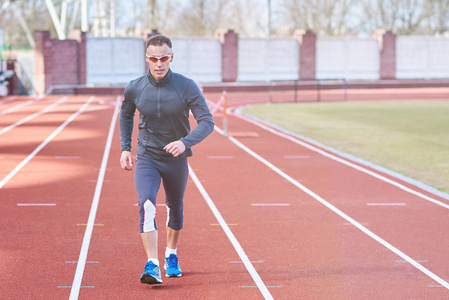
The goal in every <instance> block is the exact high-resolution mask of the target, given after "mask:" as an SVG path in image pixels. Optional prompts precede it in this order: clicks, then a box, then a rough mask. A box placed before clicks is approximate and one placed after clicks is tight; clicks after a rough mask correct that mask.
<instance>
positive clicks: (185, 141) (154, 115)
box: [119, 35, 214, 284]
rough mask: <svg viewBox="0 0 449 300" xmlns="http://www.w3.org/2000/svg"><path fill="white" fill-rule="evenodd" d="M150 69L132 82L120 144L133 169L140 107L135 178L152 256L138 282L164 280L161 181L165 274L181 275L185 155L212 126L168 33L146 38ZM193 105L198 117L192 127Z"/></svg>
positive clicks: (147, 247) (144, 235) (126, 167)
mask: <svg viewBox="0 0 449 300" xmlns="http://www.w3.org/2000/svg"><path fill="white" fill-rule="evenodd" d="M145 46H146V54H145V56H146V62H147V63H148V65H149V72H148V73H147V74H146V75H144V76H141V77H139V78H137V79H135V80H132V81H131V82H129V84H128V86H127V87H126V89H125V94H124V99H123V102H122V107H121V111H120V118H119V124H120V143H121V150H122V154H121V157H120V165H121V167H122V169H124V170H128V171H131V170H132V169H133V165H134V162H133V156H132V153H131V141H132V131H133V120H134V113H135V111H136V109H137V110H138V111H139V132H138V136H137V141H138V144H137V148H136V165H135V173H134V182H135V187H136V191H137V196H138V200H139V214H140V233H141V238H142V242H143V247H144V249H145V252H146V255H147V258H148V261H147V263H146V265H145V271H144V272H143V274H142V275H141V276H140V282H142V283H148V284H157V283H162V279H161V271H160V268H159V259H158V247H157V240H158V232H157V226H156V220H155V216H156V196H157V193H158V190H159V187H160V184H161V181H162V183H163V186H164V190H165V194H166V197H165V204H166V207H167V223H166V230H167V247H166V251H165V264H164V268H165V270H166V276H167V277H180V276H181V275H182V273H181V268H180V267H179V262H178V256H177V247H178V239H179V235H180V230H181V228H182V227H183V198H184V192H185V188H186V185H187V177H188V165H187V157H190V156H192V150H191V148H192V146H194V145H196V144H198V143H199V142H201V141H202V140H204V139H205V138H206V137H207V136H208V135H209V134H210V133H211V132H212V131H213V129H214V122H213V118H212V115H211V113H210V111H209V108H208V106H207V104H206V100H205V98H204V96H203V94H202V93H201V91H200V89H199V88H198V86H197V84H196V83H195V82H194V81H193V80H191V79H189V78H187V77H185V76H183V75H180V74H177V73H174V72H172V70H171V69H170V63H171V62H172V61H173V52H172V43H171V40H170V39H169V38H168V37H165V36H163V35H156V36H152V37H150V38H148V40H147V41H146V45H145ZM189 110H190V111H191V112H192V114H193V116H194V117H195V120H196V121H197V126H196V128H195V129H194V130H193V131H192V132H190V122H189Z"/></svg>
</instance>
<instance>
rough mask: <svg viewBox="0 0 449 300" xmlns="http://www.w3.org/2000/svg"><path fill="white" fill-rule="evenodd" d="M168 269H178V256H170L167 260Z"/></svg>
mask: <svg viewBox="0 0 449 300" xmlns="http://www.w3.org/2000/svg"><path fill="white" fill-rule="evenodd" d="M168 268H175V269H179V264H178V256H176V255H174V254H170V256H169V257H168V259H167V269H168Z"/></svg>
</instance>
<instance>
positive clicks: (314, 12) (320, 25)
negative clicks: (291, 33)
mask: <svg viewBox="0 0 449 300" xmlns="http://www.w3.org/2000/svg"><path fill="white" fill-rule="evenodd" d="M356 3H357V1H355V0H284V1H283V4H284V5H283V6H284V12H283V14H284V15H285V17H286V18H287V19H288V20H289V21H290V23H291V26H292V27H294V28H304V29H311V30H313V31H315V32H316V33H319V34H326V35H343V34H346V33H347V32H348V30H349V25H348V24H349V22H348V18H349V17H350V16H351V13H352V12H351V9H352V8H354V7H355V6H356Z"/></svg>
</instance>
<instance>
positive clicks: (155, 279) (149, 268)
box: [140, 261, 162, 284]
mask: <svg viewBox="0 0 449 300" xmlns="http://www.w3.org/2000/svg"><path fill="white" fill-rule="evenodd" d="M140 282H142V283H148V284H157V283H162V279H161V269H159V267H158V266H156V265H155V264H154V263H153V262H152V261H149V262H147V264H146V265H145V272H143V273H142V275H140Z"/></svg>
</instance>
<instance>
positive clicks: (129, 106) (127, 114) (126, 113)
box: [119, 83, 136, 152]
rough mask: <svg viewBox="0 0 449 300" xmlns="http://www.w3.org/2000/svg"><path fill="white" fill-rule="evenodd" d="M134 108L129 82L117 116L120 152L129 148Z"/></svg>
mask: <svg viewBox="0 0 449 300" xmlns="http://www.w3.org/2000/svg"><path fill="white" fill-rule="evenodd" d="M135 110H136V106H135V104H134V99H133V93H132V90H131V83H130V84H129V85H128V86H127V87H126V89H125V97H124V98H123V101H122V108H121V110H120V116H119V126H120V147H121V150H122V152H123V151H130V150H131V141H132V133H133V126H134V113H135Z"/></svg>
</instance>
